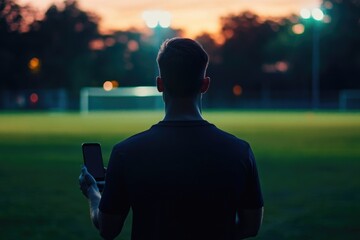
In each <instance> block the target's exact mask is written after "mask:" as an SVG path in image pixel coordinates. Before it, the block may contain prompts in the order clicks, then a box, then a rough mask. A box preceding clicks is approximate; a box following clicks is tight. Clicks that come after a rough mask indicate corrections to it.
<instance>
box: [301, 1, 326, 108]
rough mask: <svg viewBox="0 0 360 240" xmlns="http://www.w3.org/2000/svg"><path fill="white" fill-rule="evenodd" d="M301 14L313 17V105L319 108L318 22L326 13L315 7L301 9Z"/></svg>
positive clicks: (303, 16)
mask: <svg viewBox="0 0 360 240" xmlns="http://www.w3.org/2000/svg"><path fill="white" fill-rule="evenodd" d="M300 16H301V17H302V18H303V19H313V20H315V21H313V26H314V27H313V29H314V31H313V50H312V81H311V86H312V89H311V90H312V93H311V96H312V107H313V109H317V108H318V107H319V102H320V97H319V59H320V57H319V55H320V48H319V44H320V43H319V42H320V33H319V26H318V22H320V21H322V20H323V19H324V13H323V11H322V10H321V9H320V8H314V9H311V10H309V9H302V10H301V11H300Z"/></svg>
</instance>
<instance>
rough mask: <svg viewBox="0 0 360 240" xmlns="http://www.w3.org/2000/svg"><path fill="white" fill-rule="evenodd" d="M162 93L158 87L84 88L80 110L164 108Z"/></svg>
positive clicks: (84, 111)
mask: <svg viewBox="0 0 360 240" xmlns="http://www.w3.org/2000/svg"><path fill="white" fill-rule="evenodd" d="M163 107H164V103H163V100H162V94H161V93H159V92H158V90H157V88H156V87H121V88H113V89H111V90H110V91H106V90H104V88H100V87H99V88H93V87H92V88H90V87H87V88H83V89H81V92H80V112H81V113H89V112H90V111H114V110H154V109H163Z"/></svg>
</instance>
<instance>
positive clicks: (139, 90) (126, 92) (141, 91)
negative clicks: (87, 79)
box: [80, 86, 162, 113]
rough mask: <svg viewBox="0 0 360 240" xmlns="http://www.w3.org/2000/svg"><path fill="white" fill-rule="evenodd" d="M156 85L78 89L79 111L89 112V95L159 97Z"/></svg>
mask: <svg viewBox="0 0 360 240" xmlns="http://www.w3.org/2000/svg"><path fill="white" fill-rule="evenodd" d="M161 96H162V94H161V93H160V92H159V91H158V90H157V88H156V87H150V86H139V87H121V88H113V89H111V90H110V91H106V90H104V89H103V88H99V87H86V88H82V89H81V91H80V112H82V113H88V112H89V97H140V98H142V97H161Z"/></svg>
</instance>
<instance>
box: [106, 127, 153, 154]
mask: <svg viewBox="0 0 360 240" xmlns="http://www.w3.org/2000/svg"><path fill="white" fill-rule="evenodd" d="M151 132H152V130H151V129H148V130H146V131H143V132H140V133H137V134H135V135H132V136H130V137H128V138H126V139H125V140H123V141H121V142H119V143H117V144H115V145H114V147H113V151H118V150H120V149H122V150H123V149H127V148H129V147H132V146H137V145H141V144H142V143H143V142H146V141H147V139H148V137H149V135H151Z"/></svg>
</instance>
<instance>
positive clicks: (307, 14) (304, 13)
mask: <svg viewBox="0 0 360 240" xmlns="http://www.w3.org/2000/svg"><path fill="white" fill-rule="evenodd" d="M300 16H301V17H302V18H304V19H309V18H310V17H311V12H310V10H309V9H306V8H303V9H301V11H300Z"/></svg>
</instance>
